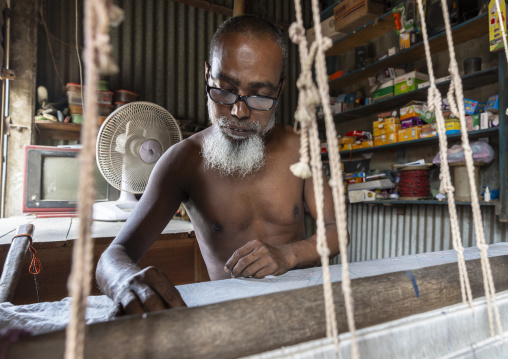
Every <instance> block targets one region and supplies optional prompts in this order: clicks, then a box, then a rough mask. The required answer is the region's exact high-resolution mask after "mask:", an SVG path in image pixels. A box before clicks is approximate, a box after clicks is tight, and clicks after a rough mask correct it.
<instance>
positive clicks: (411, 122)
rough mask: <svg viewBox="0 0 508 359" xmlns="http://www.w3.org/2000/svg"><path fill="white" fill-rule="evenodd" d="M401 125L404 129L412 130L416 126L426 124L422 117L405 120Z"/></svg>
mask: <svg viewBox="0 0 508 359" xmlns="http://www.w3.org/2000/svg"><path fill="white" fill-rule="evenodd" d="M400 125H401V127H402V128H403V129H404V128H411V127H414V126H421V125H425V122H423V121H422V120H421V119H420V117H410V118H405V119H403V120H401V121H400Z"/></svg>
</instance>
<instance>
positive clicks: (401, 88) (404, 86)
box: [394, 71, 429, 96]
mask: <svg viewBox="0 0 508 359" xmlns="http://www.w3.org/2000/svg"><path fill="white" fill-rule="evenodd" d="M428 80H429V75H427V74H423V73H421V72H417V71H412V72H409V73H407V74H404V75H402V76H399V77H397V78H395V80H394V94H395V96H397V95H402V94H403V93H407V92H411V91H414V90H416V89H417V88H418V84H420V83H422V82H425V81H428Z"/></svg>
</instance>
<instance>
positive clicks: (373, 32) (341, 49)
mask: <svg viewBox="0 0 508 359" xmlns="http://www.w3.org/2000/svg"><path fill="white" fill-rule="evenodd" d="M394 29H395V22H394V21H393V13H392V12H391V11H390V12H387V13H385V14H383V15H381V16H380V17H379V18H378V19H376V20H374V21H371V22H369V23H368V24H365V25H363V26H361V27H359V28H358V29H356V30H355V31H353V32H350V33H348V34H347V35H346V36H344V37H341V38H340V39H338V40H337V41H335V42H334V43H333V46H332V47H331V48H330V49H328V51H326V56H339V55H341V54H343V53H345V52H347V51H349V50H353V49H354V48H355V47H357V46H359V45H362V44H364V43H366V42H369V41H371V40H373V39H375V38H378V37H380V36H382V35H384V34H386V33H387V32H389V31H391V30H394Z"/></svg>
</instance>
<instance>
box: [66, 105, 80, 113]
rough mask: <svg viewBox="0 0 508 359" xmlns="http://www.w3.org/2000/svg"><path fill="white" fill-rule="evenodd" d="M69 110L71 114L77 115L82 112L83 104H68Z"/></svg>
mask: <svg viewBox="0 0 508 359" xmlns="http://www.w3.org/2000/svg"><path fill="white" fill-rule="evenodd" d="M69 110H70V111H71V115H72V114H74V115H79V114H81V113H83V106H81V105H69Z"/></svg>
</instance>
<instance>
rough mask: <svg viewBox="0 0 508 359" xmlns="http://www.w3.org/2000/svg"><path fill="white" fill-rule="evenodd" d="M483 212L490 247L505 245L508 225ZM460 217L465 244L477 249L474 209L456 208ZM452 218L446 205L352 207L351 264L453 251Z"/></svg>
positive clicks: (488, 210)
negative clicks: (501, 243)
mask: <svg viewBox="0 0 508 359" xmlns="http://www.w3.org/2000/svg"><path fill="white" fill-rule="evenodd" d="M399 211H400V214H399V213H398V212H399ZM481 212H482V220H483V228H484V232H485V239H486V241H487V243H488V244H492V243H497V242H506V241H507V240H508V234H507V230H508V224H507V223H501V222H499V220H498V218H497V217H496V215H495V209H494V206H482V207H481ZM457 216H458V220H459V227H460V232H461V238H462V244H463V245H464V247H471V246H474V245H475V244H476V240H475V235H474V222H473V214H472V211H471V207H469V206H457ZM449 218H450V217H449V215H448V206H446V205H425V204H414V205H405V207H399V208H397V207H388V206H383V205H378V204H375V205H373V204H351V205H349V208H348V228H349V232H350V235H351V244H350V246H349V252H348V257H349V260H350V261H351V262H358V261H366V260H371V259H380V258H387V257H395V256H403V255H409V254H417V253H424V252H433V251H441V250H447V249H453V245H452V237H451V231H450V220H449ZM335 262H336V260H335Z"/></svg>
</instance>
